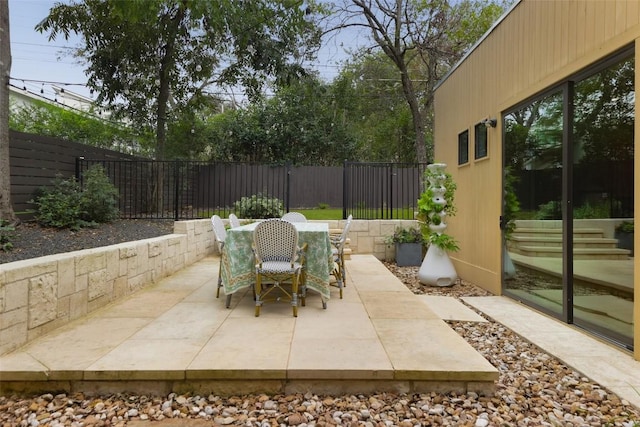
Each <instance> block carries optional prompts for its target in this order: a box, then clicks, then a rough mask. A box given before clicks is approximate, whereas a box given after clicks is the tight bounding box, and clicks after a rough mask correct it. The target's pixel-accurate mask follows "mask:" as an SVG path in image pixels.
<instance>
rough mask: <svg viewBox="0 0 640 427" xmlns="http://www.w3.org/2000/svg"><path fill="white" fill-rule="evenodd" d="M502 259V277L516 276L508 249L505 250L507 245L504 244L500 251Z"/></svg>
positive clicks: (510, 277) (511, 277)
mask: <svg viewBox="0 0 640 427" xmlns="http://www.w3.org/2000/svg"><path fill="white" fill-rule="evenodd" d="M502 261H503V266H502V268H503V270H504V278H505V279H513V278H514V277H516V267H515V265H513V261H512V260H511V257H510V256H509V251H508V250H507V246H506V245H505V246H504V249H503V252H502Z"/></svg>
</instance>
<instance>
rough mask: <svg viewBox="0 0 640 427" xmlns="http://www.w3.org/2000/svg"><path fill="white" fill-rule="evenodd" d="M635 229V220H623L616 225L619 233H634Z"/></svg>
mask: <svg viewBox="0 0 640 427" xmlns="http://www.w3.org/2000/svg"><path fill="white" fill-rule="evenodd" d="M633 230H634V224H633V221H622V222H621V223H620V224H618V226H617V227H616V231H617V232H618V233H633Z"/></svg>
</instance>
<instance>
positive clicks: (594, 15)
mask: <svg viewBox="0 0 640 427" xmlns="http://www.w3.org/2000/svg"><path fill="white" fill-rule="evenodd" d="M634 42H635V45H636V47H635V51H636V56H635V57H636V82H638V81H640V78H639V77H638V76H639V73H640V71H639V69H640V63H639V62H638V61H639V60H638V57H640V2H639V1H625V0H589V1H585V0H546V1H537V0H522V1H520V2H519V3H517V4H516V5H515V6H514V7H513V8H512V9H511V10H510V12H509V13H508V14H507V15H506V16H505V17H503V19H502V20H501V21H500V22H499V23H498V24H497V25H496V26H495V27H494V28H493V29H492V31H490V32H489V33H488V34H487V35H486V36H485V38H484V39H483V40H482V41H481V43H480V44H479V45H478V46H477V47H476V48H475V49H474V50H473V51H472V52H471V53H470V54H469V55H468V56H467V57H466V58H465V59H463V61H461V63H459V64H458V66H457V68H456V69H455V70H454V71H453V72H452V73H451V74H450V75H449V76H448V77H447V78H446V79H444V80H443V81H442V82H441V83H440V85H439V87H438V88H437V90H436V94H435V156H436V157H435V159H436V161H441V162H444V163H447V164H448V165H449V167H448V168H447V169H448V171H449V172H450V173H451V174H452V175H453V177H454V179H455V180H456V182H457V184H458V191H457V193H456V204H457V207H458V214H457V216H456V217H455V218H453V219H451V220H450V221H449V227H450V228H449V230H450V231H451V233H452V234H453V235H454V236H455V237H456V238H458V239H459V241H460V247H461V250H460V252H458V253H456V254H453V255H452V259H453V261H454V264H455V266H456V268H457V270H458V273H459V275H460V276H461V277H463V278H465V279H469V280H472V281H473V282H474V283H477V284H479V285H480V286H482V287H484V288H486V289H488V290H489V291H491V292H492V293H494V294H500V293H501V282H500V281H501V231H500V228H499V222H498V221H499V217H500V214H501V203H502V199H501V185H502V177H501V173H502V140H501V136H502V128H501V117H502V113H503V112H505V111H506V110H508V109H510V108H513V107H514V106H515V105H516V104H518V103H520V102H522V101H524V100H526V99H527V98H529V97H531V96H534V95H535V94H537V93H539V92H541V91H543V90H546V89H549V88H551V87H553V86H554V85H556V84H559V83H560V82H562V81H563V80H565V79H566V78H567V77H568V76H571V75H572V74H575V73H576V72H578V71H580V70H582V69H584V68H585V67H587V66H589V65H591V64H594V63H596V62H597V61H599V60H601V59H603V58H606V57H607V56H609V55H611V54H613V53H615V52H616V51H618V50H620V49H621V48H623V47H627V46H630V45H632V44H633V43H634ZM637 86H638V84H637V83H636V87H637ZM636 102H637V101H636ZM636 110H638V108H637V107H636ZM486 117H491V118H497V119H498V126H497V127H496V128H490V129H488V135H487V138H488V153H489V155H488V157H486V158H483V159H481V160H477V161H476V160H474V152H473V147H474V135H473V133H474V132H473V129H474V125H476V124H477V123H479V122H480V120H482V119H483V118H486ZM466 129H468V130H469V163H467V164H465V165H462V166H458V165H457V161H458V146H457V140H458V139H457V138H458V134H459V133H461V132H463V131H464V130H466ZM635 141H636V144H640V123H638V116H637V115H636V125H635ZM636 152H638V150H636ZM635 162H636V176H639V174H638V171H640V168H639V166H640V163H638V162H639V160H638V156H636V160H635ZM635 192H636V194H635V203H636V212H640V211H639V210H638V204H639V203H640V202H639V200H640V194H638V193H640V186H638V185H636V186H635ZM636 239H638V238H637V237H636ZM637 244H638V240H636V245H637ZM639 272H640V261H638V260H637V259H636V261H635V275H636V277H635V279H636V280H635V283H636V287H638V286H640V280H638V279H640V276H639V274H640V273H639ZM636 291H638V289H636ZM639 315H640V307H639V304H638V303H636V306H635V316H636V318H638V316H639ZM635 334H636V336H635V340H636V342H640V334H639V332H638V329H636V332H635ZM639 347H640V346H636V348H639ZM636 351H638V350H636Z"/></svg>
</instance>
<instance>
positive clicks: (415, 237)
mask: <svg viewBox="0 0 640 427" xmlns="http://www.w3.org/2000/svg"><path fill="white" fill-rule="evenodd" d="M386 242H387V244H388V245H392V244H395V243H423V242H424V236H423V235H422V230H420V229H418V228H415V227H396V229H395V231H394V232H393V235H391V236H389V237H388V238H387V239H386Z"/></svg>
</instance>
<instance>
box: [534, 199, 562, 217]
mask: <svg viewBox="0 0 640 427" xmlns="http://www.w3.org/2000/svg"><path fill="white" fill-rule="evenodd" d="M561 218H562V208H561V206H560V202H558V201H556V200H551V201H549V202H547V203H543V204H542V205H540V206H538V210H537V211H536V214H535V218H534V219H561Z"/></svg>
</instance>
